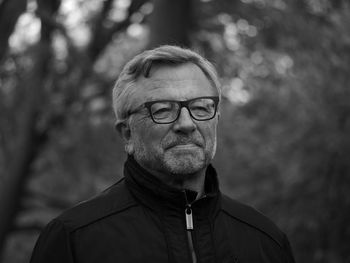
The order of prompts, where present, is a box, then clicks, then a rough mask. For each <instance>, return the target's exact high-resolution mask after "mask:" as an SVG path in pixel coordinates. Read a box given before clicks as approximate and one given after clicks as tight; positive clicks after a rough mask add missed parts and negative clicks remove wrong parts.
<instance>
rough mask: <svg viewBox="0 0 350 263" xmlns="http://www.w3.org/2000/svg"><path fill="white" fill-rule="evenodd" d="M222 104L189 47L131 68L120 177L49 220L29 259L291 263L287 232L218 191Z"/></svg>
mask: <svg viewBox="0 0 350 263" xmlns="http://www.w3.org/2000/svg"><path fill="white" fill-rule="evenodd" d="M219 101H220V90H219V82H218V78H217V75H216V72H215V69H214V68H213V66H212V64H210V63H209V62H208V61H207V60H206V59H204V58H203V57H201V56H200V55H198V54H197V53H195V52H193V51H191V50H188V49H183V48H180V47H176V46H161V47H159V48H156V49H153V50H149V51H145V52H143V53H141V54H139V55H137V56H136V57H134V58H133V59H132V60H131V61H130V62H128V63H127V64H126V66H125V67H124V69H123V70H122V72H121V74H120V76H119V79H118V80H117V82H116V85H115V87H114V90H113V105H114V110H115V114H116V129H117V131H118V132H119V134H120V135H121V137H122V138H123V140H124V143H125V151H126V153H127V155H128V157H127V160H126V162H125V166H124V177H123V179H121V180H120V181H119V182H117V183H116V184H114V185H113V186H111V187H110V188H109V189H107V190H106V191H104V192H103V193H102V194H100V195H99V196H97V197H95V198H93V199H91V200H89V201H86V202H83V203H81V204H79V205H78V206H76V207H74V208H72V209H70V210H68V211H66V212H64V213H63V214H62V215H61V216H59V217H58V218H56V219H54V220H53V221H52V222H51V223H49V225H48V226H47V227H46V228H45V230H44V231H43V232H42V234H41V236H40V238H39V240H38V242H37V244H36V247H35V249H34V252H33V254H32V259H31V262H32V263H39V262H40V263H41V262H42V263H44V262H45V263H53V262H57V263H58V262H65V263H73V262H77V263H92V262H95V263H97V262H103V263H112V262H113V263H116V262H130V263H134V262H152V263H157V262H174V263H175V262H179V263H186V262H198V263H209V262H212V263H214V262H215V263H229V262H242V263H243V262H247V263H255V262H266V263H267V262H269V263H283V262H286V263H287V262H288V263H290V262H294V259H293V255H292V252H291V249H290V246H289V242H288V240H287V237H286V236H285V234H283V233H282V232H281V231H280V230H279V229H278V228H277V227H276V226H275V225H274V224H273V223H272V222H271V221H270V220H269V219H267V218H266V217H265V216H263V215H262V214H260V213H259V212H257V211H256V210H254V209H253V208H251V207H248V206H246V205H243V204H241V203H239V202H237V201H234V200H231V199H230V198H228V197H227V196H225V195H224V194H222V193H220V191H219V187H218V179H217V175H216V172H215V169H214V168H213V166H212V165H211V164H210V163H211V161H212V159H213V157H214V155H215V151H216V128H217V124H218V119H219V113H218V103H219Z"/></svg>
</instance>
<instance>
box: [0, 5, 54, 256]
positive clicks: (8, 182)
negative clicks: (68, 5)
mask: <svg viewBox="0 0 350 263" xmlns="http://www.w3.org/2000/svg"><path fill="white" fill-rule="evenodd" d="M40 2H41V1H38V4H39V12H45V13H48V14H49V15H54V14H55V12H56V11H57V9H58V5H57V1H46V3H45V4H42V3H40ZM50 4H51V5H50ZM51 33H52V28H51V27H47V26H46V25H45V24H43V25H42V28H41V40H40V42H39V43H38V44H37V45H36V46H35V47H34V48H33V56H32V60H33V63H32V65H33V66H32V68H31V69H30V70H29V72H27V75H26V77H25V78H24V80H23V82H22V85H20V86H19V89H21V90H18V92H25V93H26V100H24V101H23V103H25V104H26V105H25V107H24V111H23V112H22V114H21V116H20V117H19V118H18V120H17V121H18V123H19V131H20V132H19V135H18V138H17V142H16V144H15V145H16V146H15V147H14V149H13V150H12V151H11V157H12V158H11V159H10V160H11V162H10V163H9V164H8V169H7V171H5V172H4V174H2V175H1V183H0V211H1V216H0V251H2V248H3V246H4V242H5V238H6V235H7V234H8V233H9V232H10V230H11V229H12V227H13V223H14V218H15V216H16V213H17V211H18V209H19V208H20V204H21V202H20V201H21V196H22V193H23V190H24V186H25V183H26V179H27V178H28V175H29V173H30V169H31V164H32V163H33V160H35V158H36V156H37V153H38V150H39V148H40V145H41V143H40V139H41V137H40V134H39V133H38V131H37V130H36V124H37V119H38V114H39V111H40V105H42V101H43V99H44V91H43V86H44V83H45V79H46V76H47V75H48V74H47V71H48V68H49V67H48V65H49V61H50V59H51Z"/></svg>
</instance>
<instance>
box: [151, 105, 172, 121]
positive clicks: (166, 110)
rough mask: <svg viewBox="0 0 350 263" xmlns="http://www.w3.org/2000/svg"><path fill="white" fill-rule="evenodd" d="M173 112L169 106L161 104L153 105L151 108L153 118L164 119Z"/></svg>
mask: <svg viewBox="0 0 350 263" xmlns="http://www.w3.org/2000/svg"><path fill="white" fill-rule="evenodd" d="M173 110H174V107H172V105H171V104H167V103H162V104H154V105H153V106H152V114H153V116H154V117H155V118H160V119H161V118H166V117H168V116H169V114H171V113H172V112H173Z"/></svg>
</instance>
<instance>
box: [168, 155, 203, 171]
mask: <svg viewBox="0 0 350 263" xmlns="http://www.w3.org/2000/svg"><path fill="white" fill-rule="evenodd" d="M164 162H165V166H167V169H168V170H169V171H170V172H171V173H172V174H195V173H198V172H200V171H201V170H203V169H204V168H205V165H206V164H205V157H204V153H203V152H202V151H191V150H188V149H186V150H181V151H171V152H168V153H166V154H165V156H164Z"/></svg>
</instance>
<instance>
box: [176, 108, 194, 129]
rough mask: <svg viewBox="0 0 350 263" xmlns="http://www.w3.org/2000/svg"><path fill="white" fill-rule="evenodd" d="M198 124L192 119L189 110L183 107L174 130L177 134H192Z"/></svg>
mask: <svg viewBox="0 0 350 263" xmlns="http://www.w3.org/2000/svg"><path fill="white" fill-rule="evenodd" d="M196 127H197V126H196V124H195V123H194V120H193V119H192V117H191V115H190V112H189V111H188V109H187V108H185V107H183V108H182V109H181V110H180V115H179V117H178V119H177V120H176V122H175V123H174V129H175V131H177V132H183V133H190V132H193V131H194V130H195V129H196Z"/></svg>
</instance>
